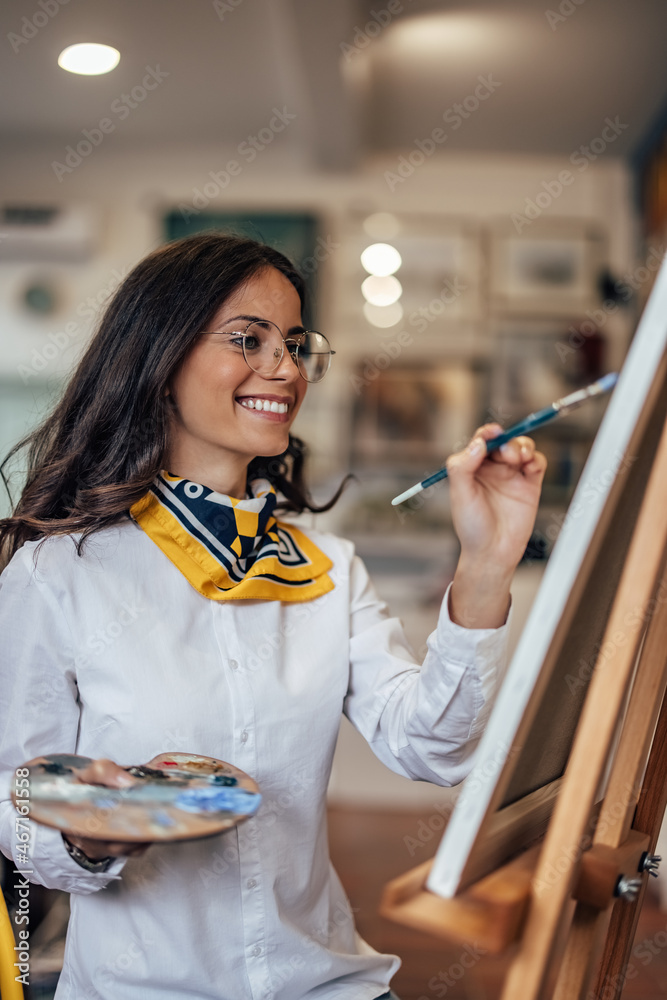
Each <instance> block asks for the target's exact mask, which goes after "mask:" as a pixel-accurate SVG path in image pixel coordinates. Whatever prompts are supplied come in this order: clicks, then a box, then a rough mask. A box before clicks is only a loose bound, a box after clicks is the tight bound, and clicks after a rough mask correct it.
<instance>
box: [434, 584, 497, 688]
mask: <svg viewBox="0 0 667 1000" xmlns="http://www.w3.org/2000/svg"><path fill="white" fill-rule="evenodd" d="M451 589H452V585H451V583H450V585H449V586H448V587H447V590H446V591H445V596H444V598H443V600H442V607H441V608H440V615H439V617H438V626H437V629H436V631H435V634H434V638H435V645H436V648H437V651H438V654H439V655H440V657H442V659H443V660H445V661H449V662H450V663H452V662H454V663H460V664H462V665H465V666H467V665H471V664H474V666H475V667H476V669H477V672H478V674H479V678H480V681H481V685H482V695H483V697H484V701H485V702H486V703H488V702H489V701H490V699H491V698H492V697H493V695H494V694H495V692H496V690H497V687H498V684H499V681H500V679H501V678H502V676H503V674H504V672H505V668H506V666H507V642H508V638H509V623H510V618H511V615H512V608H511V604H510V610H509V613H508V615H507V620H506V621H505V624H504V625H501V626H500V627H499V628H466V627H465V626H464V625H458V624H457V623H456V622H454V621H452V619H451V617H450V615H449V594H450V591H451Z"/></svg>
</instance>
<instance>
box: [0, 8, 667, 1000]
mask: <svg viewBox="0 0 667 1000" xmlns="http://www.w3.org/2000/svg"><path fill="white" fill-rule="evenodd" d="M548 2H550V0H545V2H544V3H543V2H539V0H466V2H456V0H376V2H375V3H370V2H368V0H194V2H186V0H113V2H111V0H4V3H3V4H2V9H1V10H0V18H1V21H2V36H3V41H2V44H3V46H4V55H3V59H2V63H1V65H0V79H1V81H2V93H3V98H4V99H3V101H2V105H1V106H0V134H1V138H2V158H1V161H0V451H1V452H2V455H3V457H4V455H5V454H6V453H7V451H8V449H9V448H10V446H11V445H12V444H14V443H15V442H16V441H17V440H19V439H20V438H21V437H22V436H23V435H24V434H25V433H26V432H27V431H28V430H29V429H31V428H32V427H33V426H35V424H36V423H37V422H38V421H39V420H40V418H41V417H42V416H43V415H44V414H45V413H46V412H47V411H48V409H49V407H50V405H51V404H52V403H53V402H54V400H55V399H56V398H57V396H58V394H59V393H60V392H61V390H62V387H63V385H64V383H65V380H66V379H67V375H68V373H69V372H70V371H71V369H72V366H73V365H74V364H75V362H76V359H77V358H78V357H79V355H80V354H81V352H82V350H83V349H84V348H85V345H86V343H87V341H88V338H89V337H90V335H91V332H92V331H93V329H94V328H95V324H96V321H97V318H98V316H99V314H100V311H101V310H102V309H103V308H104V305H105V303H106V302H107V301H108V299H109V297H110V296H111V294H112V293H113V291H114V289H115V288H116V286H117V285H118V283H119V282H120V281H121V280H122V278H123V276H124V275H125V274H126V273H127V272H128V271H129V269H130V268H131V267H132V266H133V264H134V263H135V262H137V261H138V260H139V259H140V258H142V257H143V256H144V255H145V254H146V253H148V252H149V251H150V250H151V249H153V248H154V247H156V246H158V245H159V244H160V243H162V242H164V241H166V240H168V239H173V238H176V237H179V236H182V235H186V234H188V233H193V232H197V231H199V230H202V229H206V228H222V229H232V230H234V231H236V232H243V233H246V234H248V235H250V236H253V237H255V238H258V239H262V240H264V241H266V242H268V243H272V244H273V245H275V246H277V247H278V248H279V249H281V250H283V251H284V252H285V253H287V254H288V256H291V257H292V258H293V259H294V260H295V261H296V263H297V264H298V265H299V266H300V268H301V269H302V271H303V273H304V274H305V275H306V277H307V279H308V282H309V285H310V288H311V292H312V301H313V306H312V315H311V317H310V322H311V324H312V325H313V326H314V327H315V328H316V329H321V330H322V331H323V332H325V333H326V335H327V336H328V337H329V339H330V340H331V341H332V344H333V346H334V348H335V350H336V357H335V359H334V362H333V364H332V369H331V372H330V373H329V375H328V376H327V379H326V380H325V381H324V382H322V384H321V385H317V386H314V387H311V389H310V390H309V392H308V395H307V398H306V402H305V404H304V407H303V408H302V411H301V413H300V415H299V417H298V420H297V423H296V425H295V432H296V433H298V434H300V435H301V436H302V437H303V438H304V439H305V440H306V441H307V442H308V443H309V444H310V445H311V451H312V459H311V463H310V479H311V482H312V484H313V490H314V494H315V496H316V497H317V498H318V499H321V500H322V499H324V498H328V497H329V496H330V495H331V494H332V493H333V492H334V490H335V488H336V486H337V484H338V483H339V482H340V480H341V478H342V477H343V476H344V475H345V474H346V473H348V472H350V471H351V472H353V473H354V475H355V479H354V481H353V482H352V483H351V484H350V486H349V487H348V488H347V490H346V491H345V493H344V494H343V498H342V499H341V501H340V502H339V503H338V504H337V506H336V507H335V508H334V509H333V510H332V511H331V512H329V513H328V514H326V515H320V516H319V521H318V524H319V525H321V526H323V527H325V528H326V529H330V530H333V531H335V532H337V533H340V534H343V535H345V536H347V537H350V538H352V539H353V540H354V541H355V543H356V545H357V548H358V551H359V553H360V554H361V555H362V557H363V558H364V559H365V560H366V562H367V564H368V566H369V569H370V571H371V573H372V575H373V577H374V580H375V583H376V585H377V588H378V590H379V591H380V593H381V594H382V596H384V597H385V598H386V599H387V601H388V602H389V604H390V606H391V607H392V609H393V611H394V612H395V614H396V615H398V616H399V617H401V619H402V620H403V622H404V624H405V627H406V630H407V632H408V634H409V637H410V639H411V641H412V643H413V647H414V649H415V652H416V653H417V655H418V656H419V657H420V659H421V657H422V656H423V654H424V651H425V643H426V638H427V636H428V634H429V632H430V631H431V629H432V628H433V627H434V624H435V621H436V618H437V613H438V608H439V604H440V601H441V599H442V595H443V593H444V591H445V588H446V587H447V584H448V583H449V581H450V580H451V578H452V575H453V572H454V567H455V564H456V558H457V543H456V539H455V536H454V535H453V532H452V528H451V521H450V517H449V510H448V502H447V487H446V485H445V484H442V483H440V484H439V485H438V486H437V487H434V488H432V489H431V490H429V491H427V493H426V494H422V495H420V496H417V497H415V498H413V500H411V501H408V502H407V503H406V504H403V505H402V506H400V507H398V508H396V507H392V506H391V503H390V500H391V498H392V497H393V496H395V495H396V494H398V493H400V492H401V491H402V490H404V489H406V488H407V487H408V486H410V485H412V484H413V483H414V482H416V481H417V480H419V479H422V478H424V476H425V475H427V474H428V473H430V472H433V471H435V470H436V469H437V468H439V467H440V466H441V465H442V464H443V462H444V459H445V458H446V456H447V455H448V454H449V453H450V452H452V451H453V450H456V449H458V448H459V447H461V446H462V444H463V443H465V442H466V440H467V439H468V438H469V436H470V435H471V433H472V431H473V430H474V429H475V427H477V426H478V425H479V424H480V423H483V422H485V421H489V420H494V421H498V422H500V423H502V424H504V425H506V426H509V425H510V424H511V423H514V422H516V420H518V419H519V418H521V417H522V416H525V415H526V414H527V413H528V412H530V411H531V410H534V409H537V408H540V407H542V406H545V405H547V404H548V403H549V402H550V401H551V400H553V399H556V398H558V397H560V396H563V395H565V394H566V393H568V392H570V391H572V390H574V389H576V388H579V387H581V386H583V385H586V384H588V383H589V382H592V381H594V380H595V379H596V378H597V377H598V376H600V375H602V374H603V373H604V372H606V371H611V370H615V369H618V368H619V367H620V365H621V364H622V362H623V358H624V356H625V353H626V351H627V348H628V345H629V342H630V340H631V337H632V334H633V331H634V329H635V326H636V322H637V319H638V317H639V315H640V313H641V310H642V307H643V305H644V303H645V301H646V299H647V296H648V294H649V291H650V288H651V285H652V282H653V279H654V277H655V274H656V271H657V269H658V267H659V265H660V262H661V260H662V258H663V256H664V253H665V240H666V239H667V62H666V61H665V58H664V51H663V50H664V40H665V35H666V31H667V9H666V8H665V3H664V0H553V3H552V5H551V7H549V6H548V5H547V4H548ZM79 42H99V43H103V44H106V45H110V46H113V47H115V48H116V49H117V50H118V51H119V52H120V62H119V63H118V65H117V66H116V67H115V68H114V69H112V70H111V71H109V72H106V73H103V74H102V75H82V74H80V73H72V72H68V71H66V70H65V69H63V68H61V67H60V66H59V65H58V57H59V55H60V53H61V52H62V51H63V50H64V49H65V48H66V47H67V46H69V45H72V44H74V43H79ZM603 409H604V402H603V401H600V402H599V405H597V406H596V405H590V406H589V407H588V408H584V409H583V410H582V411H578V412H577V413H576V414H575V415H574V416H572V417H569V418H568V419H567V420H566V421H563V422H562V423H558V422H557V423H555V424H552V425H550V426H549V427H548V428H545V429H544V430H543V431H541V432H539V433H538V434H536V440H537V441H538V444H539V447H540V449H541V450H543V451H544V452H545V453H546V454H547V457H548V459H549V470H548V473H547V480H546V483H545V488H544V495H543V501H542V505H541V508H540V513H539V517H538V522H537V525H536V530H535V534H534V536H533V539H532V541H531V545H530V546H529V549H528V551H527V553H526V556H525V559H524V561H523V563H522V565H521V566H520V567H519V570H518V572H517V576H516V582H515V586H514V589H513V601H514V607H513V620H512V635H513V643H515V641H516V637H517V636H518V634H519V633H520V630H521V627H522V623H523V622H524V621H525V618H526V615H527V613H528V610H529V607H530V602H531V600H532V598H533V596H534V594H535V592H536V589H537V586H538V584H539V579H540V576H541V573H542V570H543V568H544V565H545V562H546V560H547V559H548V557H549V553H550V551H551V548H552V547H553V544H554V542H555V540H556V538H557V537H558V533H559V530H560V527H561V525H562V523H563V520H564V517H565V514H566V510H567V506H568V503H569V500H570V498H571V496H572V492H573V490H574V488H575V486H576V483H577V480H578V477H579V475H580V473H581V470H582V467H583V464H584V462H585V460H586V456H587V454H588V451H589V448H590V446H591V443H592V440H593V437H594V435H595V432H596V429H597V427H598V425H599V422H600V418H601V415H602V412H603ZM8 473H9V479H10V483H13V486H14V490H16V488H17V485H18V484H19V483H20V477H21V463H20V461H18V462H16V461H15V462H14V463H13V464H12V465H11V467H10V468H9V470H8ZM9 506H10V501H9V499H8V497H7V496H6V495H5V492H4V490H3V496H2V500H1V509H2V511H3V513H4V512H6V511H7V510H8V509H9ZM162 749H164V750H168V749H170V747H169V745H168V740H166V743H165V746H164V747H163V748H162ZM193 749H196V748H193ZM137 763H139V762H137ZM454 797H455V792H449V791H447V790H445V789H440V788H437V787H435V786H430V785H427V784H424V783H411V782H409V781H408V780H406V779H402V778H400V777H398V776H396V775H393V774H392V773H390V772H389V771H387V770H386V769H385V768H384V767H383V766H382V765H381V764H380V763H379V762H378V761H376V759H375V758H374V757H373V755H372V753H371V751H370V750H369V749H368V748H367V747H366V745H365V743H364V742H363V740H362V739H361V737H359V736H357V735H356V733H355V732H354V731H353V730H352V728H351V727H350V726H349V725H348V724H347V723H344V724H343V727H342V729H341V736H340V740H339V747H338V752H337V756H336V761H335V766H334V773H333V776H332V781H331V786H330V803H331V838H332V852H333V856H334V860H335V863H336V865H337V867H338V869H339V871H340V873H341V876H342V878H343V881H344V882H345V885H346V888H347V890H348V892H349V893H350V895H351V899H352V904H353V906H354V907H355V912H356V919H357V922H358V925H359V929H360V931H361V933H362V934H363V935H364V936H365V937H366V938H367V940H369V942H370V943H371V944H373V945H374V946H375V947H377V948H379V949H382V950H391V951H394V952H396V953H398V954H400V955H401V956H402V957H403V958H404V959H405V965H404V968H403V970H402V971H401V972H400V973H399V975H398V976H397V978H396V982H395V988H396V990H397V992H398V993H399V995H401V997H402V998H403V1000H424V998H428V1000H431V998H432V997H435V996H444V995H445V993H443V992H441V991H440V992H438V989H436V987H438V988H439V989H440V990H441V989H442V983H443V982H444V980H441V981H440V985H439V986H438V981H437V979H436V980H435V981H434V979H433V977H434V976H435V977H437V975H438V973H439V971H441V970H443V969H447V968H448V967H450V966H452V963H455V962H456V954H457V953H456V949H454V950H452V949H448V948H447V947H446V946H444V945H443V944H442V943H439V942H435V941H434V940H432V939H430V938H428V937H426V936H425V935H417V934H416V933H413V932H408V931H406V930H403V929H401V928H398V927H392V926H391V925H389V924H388V922H386V921H382V920H380V919H379V918H378V917H377V915H376V912H375V910H376V907H377V900H378V897H379V893H380V891H381V888H382V884H383V882H384V881H386V880H387V879H388V878H391V877H393V876H395V875H397V874H400V873H401V872H403V871H405V870H407V869H408V868H410V867H412V866H414V865H416V864H418V863H419V862H421V861H424V860H426V859H427V858H428V857H429V856H431V855H432V854H433V852H434V851H435V848H436V846H437V843H438V841H439V839H440V835H441V831H442V827H443V825H444V822H445V817H446V815H447V812H448V810H449V809H450V808H451V804H452V802H453V801H454ZM54 899H55V905H52V904H54ZM49 906H52V909H51V912H50V915H49V916H48V917H47V918H46V922H45V924H44V927H43V929H42V938H41V947H42V965H41V966H40V969H41V974H40V975H41V979H40V978H39V977H38V978H37V979H36V980H35V984H34V985H33V992H32V995H33V996H35V997H37V996H50V995H52V990H53V986H54V982H55V980H56V978H57V972H58V962H59V954H60V953H61V952H59V949H61V948H62V924H63V921H64V920H66V899H64V898H60V897H58V898H55V897H54V898H52V897H51V896H50V895H49V896H48V897H47V898H46V899H45V901H44V907H45V909H48V907H49ZM645 920H646V921H648V923H646V924H645V925H642V928H643V929H641V932H642V933H644V934H645V935H646V934H654V935H655V934H656V932H657V931H660V932H661V933H662V932H663V931H664V927H665V924H667V916H666V915H665V914H663V913H661V912H660V910H659V909H658V900H657V897H656V898H654V899H653V900H651V901H650V904H649V906H648V907H647V914H646V917H645ZM49 921H50V923H49ZM651 921H652V923H651ZM663 937H664V939H665V944H667V935H665V934H664V933H663ZM37 943H39V941H38V942H37ZM664 950H665V949H664V945H663V951H664ZM443 963H444V964H443ZM501 971H502V962H498V961H496V962H495V963H494V962H491V961H484V960H482V961H480V962H479V964H478V965H477V966H476V967H475V968H474V969H471V970H470V972H468V973H467V974H466V976H465V977H464V978H463V979H462V980H461V981H460V982H457V983H456V984H455V986H453V987H451V988H448V989H449V992H447V993H446V995H448V996H451V997H470V998H474V1000H491V998H493V997H495V996H496V995H497V989H498V982H499V976H500V974H501ZM434 982H435V985H433V984H434ZM40 984H41V985H40ZM429 984H431V985H429ZM630 987H631V988H632V990H633V992H632V993H631V994H628V995H632V996H637V997H639V996H642V997H645V998H649V997H655V996H662V995H667V953H665V954H664V955H662V956H661V955H658V957H657V958H656V960H655V961H654V962H652V963H651V964H650V966H649V967H648V968H647V969H646V970H642V976H640V978H639V980H635V981H634V982H633V983H632V984H629V987H628V988H629V989H630ZM635 991H639V992H635ZM642 991H643V992H642ZM239 1000H240V998H239Z"/></svg>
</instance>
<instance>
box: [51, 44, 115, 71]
mask: <svg viewBox="0 0 667 1000" xmlns="http://www.w3.org/2000/svg"><path fill="white" fill-rule="evenodd" d="M119 62H120V52H119V51H118V49H114V48H112V46H111V45H98V44H97V42H80V43H79V44H77V45H68V46H67V48H66V49H63V51H62V52H61V53H60V55H59V56H58V65H59V66H60V68H61V69H66V70H67V72H68V73H80V74H81V75H82V76H100V75H101V74H102V73H110V72H111V70H112V69H115V68H116V66H117V65H118V63H119Z"/></svg>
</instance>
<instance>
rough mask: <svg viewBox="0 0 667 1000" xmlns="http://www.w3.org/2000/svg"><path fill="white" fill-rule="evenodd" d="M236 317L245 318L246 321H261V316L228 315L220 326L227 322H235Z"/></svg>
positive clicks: (225, 324)
mask: <svg viewBox="0 0 667 1000" xmlns="http://www.w3.org/2000/svg"><path fill="white" fill-rule="evenodd" d="M237 319H245V320H247V321H248V323H261V322H262V317H261V316H230V317H229V319H225V320H223V322H222V324H221V325H222V326H227V324H228V323H235V322H236V321H237ZM264 322H266V321H265V320H264Z"/></svg>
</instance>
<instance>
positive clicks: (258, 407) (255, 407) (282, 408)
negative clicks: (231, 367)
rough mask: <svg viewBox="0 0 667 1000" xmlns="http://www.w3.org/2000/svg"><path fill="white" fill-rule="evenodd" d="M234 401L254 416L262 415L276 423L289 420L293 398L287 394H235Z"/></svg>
mask: <svg viewBox="0 0 667 1000" xmlns="http://www.w3.org/2000/svg"><path fill="white" fill-rule="evenodd" d="M236 402H237V403H239V404H240V406H242V407H243V409H244V410H249V411H250V412H251V413H252V414H253V415H255V416H262V417H264V418H268V419H270V420H274V421H275V422H277V423H284V422H285V421H287V420H289V419H290V418H289V411H290V407H291V406H292V404H293V402H294V400H293V399H292V398H291V397H289V396H275V395H271V394H269V393H262V394H261V395H257V396H237V397H236Z"/></svg>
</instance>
